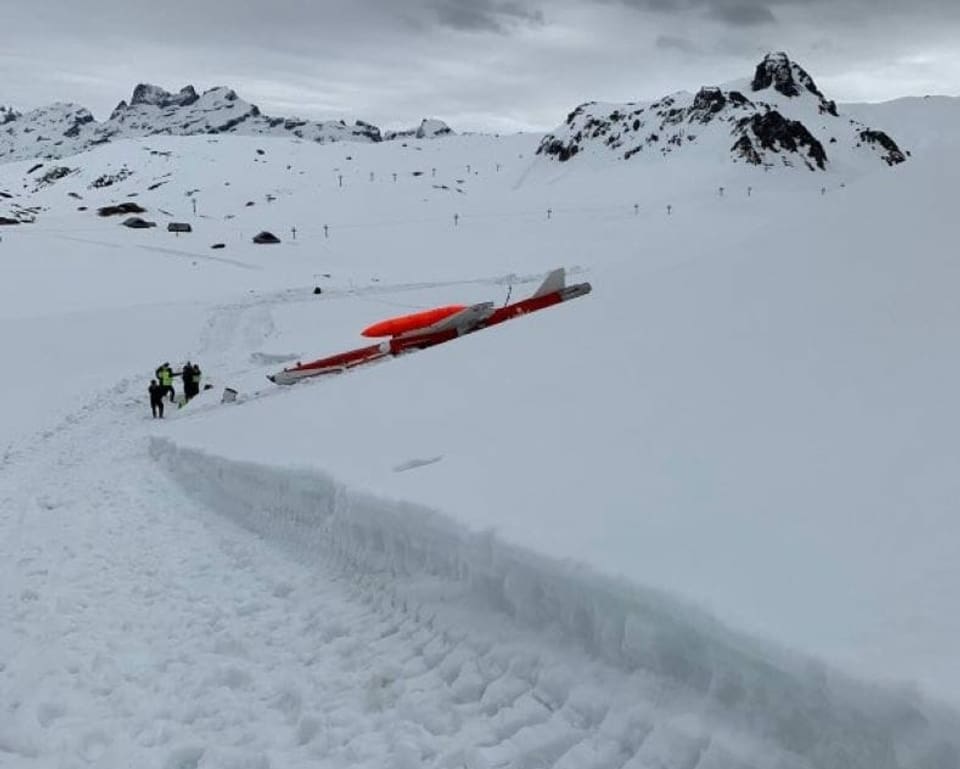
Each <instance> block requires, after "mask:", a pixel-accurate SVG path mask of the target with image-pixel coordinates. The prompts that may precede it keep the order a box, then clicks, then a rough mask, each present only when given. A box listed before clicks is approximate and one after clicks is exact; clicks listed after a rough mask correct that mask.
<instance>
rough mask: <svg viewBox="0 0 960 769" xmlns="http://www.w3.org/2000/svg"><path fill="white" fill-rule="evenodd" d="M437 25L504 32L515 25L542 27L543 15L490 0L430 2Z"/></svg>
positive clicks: (536, 10)
mask: <svg viewBox="0 0 960 769" xmlns="http://www.w3.org/2000/svg"><path fill="white" fill-rule="evenodd" d="M434 9H435V11H436V15H437V20H438V21H439V22H440V24H441V25H443V26H446V27H450V28H452V29H457V30H462V31H467V32H495V33H499V34H503V33H505V32H507V25H509V24H511V23H516V22H528V23H536V24H542V23H543V22H544V18H543V12H542V11H540V10H538V9H528V8H526V7H525V6H523V5H521V4H520V3H517V2H503V3H496V2H493V0H439V1H435V2H434Z"/></svg>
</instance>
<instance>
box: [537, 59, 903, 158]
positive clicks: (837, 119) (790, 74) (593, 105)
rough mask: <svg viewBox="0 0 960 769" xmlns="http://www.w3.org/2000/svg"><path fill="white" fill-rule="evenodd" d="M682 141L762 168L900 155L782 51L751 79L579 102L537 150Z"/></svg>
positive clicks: (667, 147)
mask: <svg viewBox="0 0 960 769" xmlns="http://www.w3.org/2000/svg"><path fill="white" fill-rule="evenodd" d="M689 145H695V146H699V147H701V148H704V150H705V151H707V152H709V153H711V154H713V155H714V156H717V157H722V156H723V154H724V153H726V154H727V155H728V156H729V157H730V158H731V160H733V161H734V162H740V161H745V162H747V163H750V164H753V165H757V166H764V167H770V166H773V165H783V166H788V167H801V168H809V169H811V170H824V169H826V168H827V166H828V164H829V163H830V162H831V161H832V160H833V159H835V158H836V157H841V158H842V159H843V160H844V162H865V161H863V160H862V158H869V159H876V158H879V159H880V160H882V161H884V162H885V163H886V164H887V165H891V166H892V165H896V164H898V163H902V162H903V161H904V160H905V159H906V155H905V153H904V152H903V151H902V150H901V149H900V147H899V146H898V145H897V143H896V142H895V141H894V140H893V139H892V138H891V137H890V136H888V135H887V134H886V133H884V132H883V131H879V130H876V129H873V128H870V127H869V126H867V125H865V124H863V123H861V122H860V121H858V120H855V119H852V118H849V117H846V116H844V115H841V114H840V113H839V112H838V110H837V105H836V103H835V102H834V101H831V100H829V99H827V98H826V97H825V96H824V95H823V93H822V92H821V91H820V89H819V88H818V87H817V85H816V83H815V82H814V80H813V78H812V77H810V75H809V74H808V73H807V72H806V71H805V70H804V69H803V68H802V67H801V66H800V65H798V64H797V63H796V62H793V61H791V60H790V59H789V57H788V56H787V54H785V53H772V54H768V55H767V56H766V57H765V58H764V59H763V61H761V62H760V63H759V64H758V65H757V68H756V72H755V73H754V76H753V78H752V80H741V81H735V82H732V83H728V84H726V85H723V86H719V87H718V86H714V87H703V88H701V89H700V90H699V91H698V92H697V93H696V94H690V93H687V92H680V93H676V94H672V95H670V96H666V97H664V98H662V99H660V100H658V101H655V102H652V103H628V104H600V103H597V102H588V103H586V104H582V105H580V106H579V107H577V108H576V109H575V110H574V111H573V112H571V113H570V114H569V115H568V116H567V119H566V121H565V123H564V124H563V125H562V126H560V127H559V128H558V129H557V130H555V131H554V132H553V133H551V134H548V135H547V136H546V137H545V138H544V140H543V142H542V143H541V145H540V147H539V149H538V150H537V152H538V154H539V155H541V156H543V157H546V158H550V159H556V160H558V161H560V162H565V161H568V160H570V159H571V158H573V157H575V156H577V155H579V154H581V153H584V152H585V151H586V154H594V155H600V156H604V155H609V154H610V153H614V154H615V155H617V156H620V157H622V158H623V159H624V160H629V159H630V158H633V157H634V156H636V155H638V154H640V153H644V151H646V154H650V153H656V154H659V155H669V154H671V153H674V152H677V151H681V150H683V149H684V148H686V147H688V146H689ZM827 147H830V149H829V151H828V149H827ZM866 162H872V161H866Z"/></svg>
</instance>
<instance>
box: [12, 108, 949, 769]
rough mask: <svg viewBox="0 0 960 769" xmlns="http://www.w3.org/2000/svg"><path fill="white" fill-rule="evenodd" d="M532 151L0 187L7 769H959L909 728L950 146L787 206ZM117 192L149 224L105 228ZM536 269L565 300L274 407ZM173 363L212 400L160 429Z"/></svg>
mask: <svg viewBox="0 0 960 769" xmlns="http://www.w3.org/2000/svg"><path fill="white" fill-rule="evenodd" d="M911 108H912V107H911ZM901 122H902V123H903V124H905V125H911V124H912V123H911V121H910V120H907V119H905V118H904V119H902V120H901ZM871 123H876V124H878V125H881V126H882V125H884V121H883V120H882V119H881V117H877V116H871ZM921 133H922V132H920V131H919V129H918V137H920V134H921ZM921 138H922V137H921ZM535 142H536V140H535V139H531V137H506V138H504V139H500V140H497V139H494V138H491V137H456V138H455V139H441V140H438V141H436V142H424V143H419V142H411V143H410V146H408V147H406V148H404V147H402V145H400V144H395V145H393V146H388V147H385V146H375V147H374V146H362V147H361V146H352V147H349V148H348V147H346V146H345V145H337V146H326V147H315V146H312V145H309V144H302V145H301V144H298V143H294V142H289V141H285V140H284V141H280V140H266V139H259V138H258V139H245V138H243V137H231V138H230V139H229V140H227V139H223V140H221V141H211V140H209V139H208V138H207V137H195V138H191V139H175V138H169V137H154V138H151V139H149V140H144V141H142V142H123V143H117V144H116V145H110V146H105V147H101V148H98V149H96V150H93V151H92V152H90V153H86V154H84V155H83V156H80V157H78V158H75V159H74V158H71V159H67V160H65V161H63V162H64V163H65V164H67V165H71V166H74V165H75V166H76V167H78V168H80V170H79V171H78V172H77V173H76V174H74V175H70V176H67V177H65V178H64V179H62V180H60V181H59V182H57V183H56V184H55V185H52V186H51V187H49V188H47V189H44V190H41V191H40V192H37V193H36V194H33V193H29V192H22V190H23V189H24V188H23V187H22V184H23V183H25V182H24V181H23V179H24V174H25V173H26V170H27V168H26V166H25V165H23V164H11V165H7V166H4V167H3V168H2V169H0V189H9V190H14V191H16V192H17V194H18V195H21V194H22V195H23V196H25V198H26V199H27V202H37V203H39V204H41V205H42V206H44V207H45V208H46V210H45V211H42V212H41V214H40V218H39V221H38V222H37V224H36V225H31V226H20V227H18V228H12V229H11V228H8V229H5V230H4V231H3V233H2V235H3V241H2V243H0V259H2V261H0V270H2V273H0V274H2V279H0V341H2V346H3V350H4V354H5V357H7V358H8V359H11V360H16V361H17V364H18V373H17V374H15V375H14V376H10V377H6V378H4V379H3V380H2V382H0V394H2V395H3V397H4V399H5V402H6V403H7V404H12V405H10V406H9V407H8V409H7V411H6V416H5V417H4V431H3V436H2V440H3V444H2V445H0V450H2V451H3V454H0V602H2V603H0V616H2V617H4V618H5V619H7V618H9V621H5V622H3V623H0V766H3V767H4V769H6V767H7V766H11V767H16V768H17V769H21V768H24V769H25V768H26V767H30V768H31V769H33V768H34V767H58V769H59V768H60V767H68V768H70V769H72V768H73V767H78V768H79V767H88V766H96V767H107V768H109V767H118V768H120V767H128V766H131V765H133V766H144V767H157V768H158V769H181V768H184V767H189V768H190V769H192V768H193V767H201V768H202V767H223V768H224V769H240V767H281V766H282V767H297V766H311V767H314V766H330V767H340V766H345V765H348V766H359V767H364V766H369V767H382V766H394V767H413V766H434V767H451V768H453V767H463V766H467V767H506V766H512V767H513V766H515V767H544V766H559V767H598V768H599V767H611V769H612V768H614V767H618V768H619V767H654V766H684V767H691V768H693V767H699V769H705V768H706V769H718V768H722V767H739V768H740V769H747V768H749V767H756V768H757V769H760V767H771V766H772V767H783V768H784V769H786V768H787V767H790V768H791V769H793V768H797V769H799V767H805V766H811V767H814V766H815V767H837V769H839V768H840V767H844V769H846V768H847V767H857V766H863V767H901V766H902V767H914V766H915V767H935V768H936V769H950V768H953V767H956V766H957V765H958V760H957V756H958V755H960V753H958V747H957V745H956V736H955V735H956V734H957V733H960V729H957V728H956V727H957V724H956V715H955V713H954V712H952V711H950V710H949V709H947V708H941V707H940V706H938V705H936V704H935V703H932V702H931V701H930V700H929V699H928V695H927V693H931V692H932V693H934V694H936V695H940V696H942V697H944V698H945V699H947V700H951V701H954V702H955V701H956V692H957V691H958V683H957V681H958V679H957V678H956V673H955V657H956V654H955V649H956V639H957V637H958V636H960V628H958V626H957V625H956V622H955V621H954V619H953V617H954V615H955V612H953V610H952V606H953V593H954V592H955V591H954V590H953V586H954V585H955V584H956V579H957V574H956V566H955V564H954V561H955V558H953V554H952V550H951V549H950V543H951V542H952V541H953V536H952V533H953V532H954V531H955V526H954V525H953V522H952V518H953V516H952V514H951V511H952V507H953V500H954V499H955V497H956V491H957V487H956V481H955V478H954V476H955V473H954V471H953V470H954V467H955V465H956V459H957V458H958V454H957V444H956V440H955V436H956V434H957V427H958V424H957V410H956V408H955V407H954V405H953V404H954V401H955V399H954V398H953V393H955V392H956V391H957V387H958V385H960V381H958V370H957V366H956V364H955V362H954V361H953V357H952V355H951V354H950V350H952V336H951V334H952V330H953V329H954V328H956V325H957V321H958V320H960V318H958V317H957V310H956V302H955V295H956V286H957V282H958V278H960V276H958V273H957V268H956V265H955V264H954V260H953V258H952V251H951V250H950V248H949V244H950V242H951V234H950V233H951V230H950V227H951V221H952V209H951V208H950V205H951V200H952V197H951V195H950V190H952V189H953V188H954V187H955V184H956V181H957V180H958V165H957V162H956V158H957V155H956V154H955V153H954V154H949V153H947V154H942V155H941V154H925V155H924V156H923V157H915V158H913V159H912V160H911V161H910V162H909V163H907V164H905V165H904V166H903V167H902V168H898V169H896V170H895V171H893V172H892V173H890V174H886V173H884V174H880V175H874V176H869V177H859V178H858V177H856V176H855V175H848V174H847V173H846V172H836V173H830V174H825V175H814V174H810V175H800V176H777V175H771V174H766V173H763V172H758V173H750V172H749V171H748V170H747V169H742V168H739V169H734V170H731V169H729V168H722V167H720V166H712V165H711V166H709V167H707V168H703V167H702V166H701V165H700V164H701V161H702V160H703V159H702V158H699V159H698V158H697V157H693V156H691V157H690V158H689V159H688V160H686V161H685V160H682V159H681V160H680V162H679V163H676V164H669V163H665V162H664V163H660V162H651V163H650V164H648V165H644V166H631V167H627V166H621V167H609V166H607V165H596V166H594V167H579V168H573V167H564V168H557V167H556V166H551V167H547V166H544V165H542V164H539V165H534V166H530V165H529V160H530V156H529V154H528V153H529V152H530V150H531V148H532V147H533V146H535ZM923 146H925V147H927V148H928V149H929V147H931V146H933V145H931V144H930V143H929V142H927V143H926V144H924V145H923ZM936 146H937V148H938V150H937V151H938V152H939V151H940V150H941V149H942V148H943V146H945V145H941V144H937V145H936ZM418 148H419V149H418ZM257 149H263V150H264V151H265V152H264V154H263V155H260V154H258V153H257V152H256V150H257ZM154 150H156V151H158V152H160V153H164V152H168V151H169V152H170V153H171V154H170V155H169V156H167V155H164V154H151V151H154ZM931 152H932V151H931ZM347 155H350V160H348V159H347V157H346V156H347ZM520 155H525V157H524V158H520V157H519V156H520ZM124 163H126V164H127V165H128V166H130V167H131V168H132V170H134V172H135V174H134V175H133V176H131V177H129V178H128V179H125V180H123V181H122V182H119V183H118V184H117V185H115V186H113V187H109V188H105V189H97V190H92V189H90V188H89V185H90V183H91V182H92V181H93V180H94V179H96V178H97V177H99V176H100V175H101V174H103V173H105V172H108V171H110V172H115V171H116V170H117V169H118V168H119V167H121V165H123V164H124ZM468 164H469V165H470V166H471V172H470V173H468V172H467V170H466V166H467V165H468ZM497 164H500V167H501V170H500V171H497V170H496V165H497ZM21 166H22V167H21ZM287 166H290V168H287ZM433 167H436V168H437V169H438V170H437V177H436V181H437V182H442V183H444V184H447V185H448V187H450V186H451V183H452V188H451V189H447V190H443V189H435V188H434V187H433V186H432V185H433V179H434V177H432V176H431V175H430V174H431V171H430V169H431V168H433ZM338 169H340V170H338ZM344 169H345V170H344ZM461 169H463V170H462V171H461ZM341 171H343V175H344V187H342V188H341V187H339V185H338V181H337V176H338V175H339V174H340V173H341ZM371 171H372V172H373V173H374V177H375V178H374V181H372V182H371V181H370V179H369V174H370V172H371ZM414 171H421V172H423V173H422V174H421V175H420V176H414V175H413V172H414ZM394 172H397V173H398V180H397V181H396V182H394V181H393V180H392V174H393V173H394ZM165 174H170V176H169V177H167V178H162V177H164V175H165ZM470 174H472V175H470ZM458 179H465V180H466V181H464V182H458V181H457V180H458ZM159 181H163V182H164V183H163V184H162V185H161V186H159V187H157V188H156V189H154V190H149V189H147V186H148V185H149V184H155V183H157V182H159ZM226 182H229V185H228V184H226ZM458 184H459V185H460V188H461V189H463V190H464V191H463V192H457V191H456V185H458ZM841 184H843V185H844V186H843V187H841ZM721 185H722V186H724V187H725V190H726V193H725V195H724V196H723V197H720V196H719V194H718V187H719V186H721ZM28 186H29V185H28ZM748 186H750V187H751V188H752V195H751V196H749V197H748V196H747V195H746V189H747V187H748ZM821 186H824V187H826V188H827V191H826V194H821V192H820V188H821ZM196 189H199V190H200V191H199V192H193V193H191V194H190V195H188V194H187V193H188V192H190V191H191V190H196ZM68 192H74V193H75V194H77V195H81V196H82V197H83V200H82V201H81V200H77V199H76V198H73V197H71V196H69V195H68V194H67V193H68ZM133 194H136V197H134V198H130V197H129V196H131V195H133ZM267 195H270V196H273V197H274V198H275V199H274V200H273V201H268V200H267V197H266V196H267ZM127 199H133V200H139V201H141V202H142V203H143V204H144V205H145V207H147V208H148V209H149V213H148V214H147V216H150V217H156V218H157V220H158V224H159V226H158V227H157V228H156V229H154V230H146V231H129V230H126V229H125V228H122V227H120V226H119V225H118V223H117V221H116V220H114V219H106V220H101V219H99V218H98V217H96V215H95V214H94V213H93V209H94V208H95V207H96V206H98V205H103V204H107V203H116V202H120V201H123V200H127ZM193 199H196V200H197V201H198V215H197V217H196V218H194V217H193V213H192V200H193ZM248 201H254V202H255V205H254V206H247V205H246V202H248ZM2 202H3V201H0V203H2ZM21 202H24V201H23V200H21ZM670 202H672V204H673V206H674V207H673V210H672V213H671V214H669V215H667V214H666V211H665V206H666V204H667V203H670ZM634 203H637V210H636V212H635V211H634V209H633V204H634ZM78 205H86V206H87V207H88V209H89V210H88V211H85V212H81V211H77V210H76V207H77V206H78ZM548 210H549V211H550V212H551V213H550V218H549V219H548V218H547V211H548ZM162 211H167V212H168V214H163V213H162ZM454 214H459V216H460V218H459V222H458V224H457V225H456V226H455V225H454V224H453V222H452V218H453V215H454ZM228 217H230V218H228ZM168 218H169V219H173V220H181V219H182V220H189V221H191V222H193V223H194V225H195V229H196V232H195V233H193V235H191V236H189V237H188V236H183V237H180V238H174V237H173V236H172V235H169V234H168V233H166V232H164V231H163V228H164V225H165V222H166V221H167V220H168ZM325 223H326V224H328V226H329V227H330V233H329V237H324V234H323V224H325ZM293 226H296V227H297V228H298V239H297V241H296V242H293V241H292V240H290V239H289V238H288V233H289V231H290V228H291V227H293ZM265 228H266V229H271V228H272V229H274V230H275V231H276V232H277V234H279V235H281V237H283V238H284V243H283V244H282V245H280V246H277V247H259V246H254V245H252V244H250V243H249V238H250V236H251V235H252V234H254V233H255V232H256V231H259V230H260V229H265ZM217 241H221V242H225V243H226V244H227V247H226V248H224V249H222V250H216V251H214V250H211V249H209V245H210V244H211V243H213V242H217ZM557 265H565V266H567V267H568V268H575V269H574V270H572V271H571V272H572V274H571V275H570V280H571V281H579V280H590V281H591V282H592V283H593V285H594V293H593V294H591V295H590V296H588V297H586V298H583V299H578V300H576V301H574V302H571V303H569V304H567V305H561V306H560V307H557V308H552V309H550V310H547V311H545V312H543V313H539V314H537V315H533V316H530V317H527V318H521V319H519V320H517V321H515V322H511V323H510V324H505V325H504V326H502V327H499V328H496V329H491V330H489V331H487V332H483V333H482V334H478V335H474V336H470V337H466V338H464V339H461V340H458V341H457V342H455V343H453V344H450V345H447V346H444V347H442V348H437V349H435V350H431V351H426V352H424V353H420V354H416V355H412V356H409V357H406V358H404V359H400V360H396V361H390V362H387V363H384V364H381V365H378V366H376V367H373V368H371V369H367V370H365V371H357V372H354V373H353V374H351V375H350V376H348V377H341V378H336V379H332V380H328V381H323V382H318V383H309V384H304V385H302V386H298V387H297V388H294V389H293V390H284V389H281V388H276V387H273V386H272V385H270V384H269V383H267V382H266V380H265V379H264V378H263V377H264V375H265V374H266V373H269V372H270V371H272V370H274V369H275V368H277V367H279V366H282V365H284V363H283V362H282V361H281V360H280V359H286V358H288V357H290V356H295V357H301V358H302V359H304V360H308V359H310V358H312V357H318V356H321V355H324V354H329V353H332V352H336V351H338V350H342V349H347V348H349V347H352V346H355V345H358V344H362V343H363V340H362V339H360V338H359V337H358V335H357V334H358V332H359V329H360V328H362V327H363V326H364V325H367V323H369V322H372V321H374V320H377V319H379V318H382V317H384V316H386V315H392V314H396V313H397V312H403V311H406V309H407V308H410V309H415V308H420V307H425V306H431V305H436V304H443V303H446V302H450V301H480V300H485V299H490V300H494V301H502V300H503V299H504V298H505V295H506V293H507V291H508V290H512V296H513V297H515V298H516V297H519V296H521V295H523V294H525V293H528V292H529V291H530V290H532V288H533V287H534V286H535V285H536V283H537V280H538V278H539V277H540V275H542V273H543V272H545V271H546V270H547V269H550V268H551V267H554V266H557ZM317 285H320V286H321V287H322V288H323V293H322V294H320V295H314V294H313V287H314V286H317ZM511 286H512V289H511V288H510V287H511ZM187 357H190V358H192V359H194V360H198V361H199V362H200V363H201V365H202V366H203V368H204V371H205V372H206V375H207V377H208V381H210V382H212V383H214V384H215V385H216V388H215V389H214V390H211V391H209V392H205V393H204V394H203V395H202V396H201V397H200V398H199V399H198V400H197V401H196V402H194V403H191V404H190V406H189V407H188V408H186V409H183V410H181V411H178V410H172V411H170V412H168V416H169V419H168V420H167V421H166V423H165V424H164V425H162V426H161V425H159V424H154V423H153V422H152V421H151V420H150V419H149V412H148V408H147V404H146V400H145V387H146V383H147V381H148V379H149V377H150V376H151V372H152V370H153V368H154V367H155V366H156V365H157V363H159V362H160V361H161V360H164V359H169V360H171V362H172V363H174V365H179V363H181V362H182V360H184V359H186V358H187ZM19 372H29V376H22V375H19ZM226 385H230V386H235V387H237V388H238V389H239V390H240V392H241V395H240V399H239V401H240V402H239V403H237V404H234V405H231V406H229V407H221V406H220V405H219V404H218V400H219V394H220V392H221V389H222V387H223V386H226ZM9 425H12V427H13V429H10V430H8V429H7V428H8V426H9ZM162 471H165V472H162ZM641 586H646V587H641ZM677 595H679V596H680V598H678V597H676V596H677ZM699 607H706V611H705V610H703V609H701V608H699ZM712 616H716V617H719V620H716V619H712V618H711V617H712ZM731 627H736V628H740V629H742V630H743V633H741V632H739V631H733V630H731V629H729V628H731ZM748 633H759V634H760V636H762V637H766V638H771V639H776V642H777V643H778V644H783V648H781V647H780V646H778V645H776V644H773V643H769V642H765V641H759V640H756V639H755V638H753V637H751V636H750V635H747V634H748ZM790 648H797V649H799V650H800V651H799V652H794V651H790V650H789V649H790ZM808 655H814V656H813V657H811V656H808ZM817 658H821V659H825V660H827V663H826V664H825V663H824V662H821V661H816V659H817ZM840 671H848V672H851V673H854V674H856V675H860V676H867V677H869V678H872V679H883V680H890V679H893V680H896V681H907V682H911V681H916V682H919V684H918V685H913V684H910V683H906V684H903V685H898V686H890V685H885V684H881V685H874V684H865V683H858V682H857V681H856V680H854V679H852V678H850V677H848V675H847V673H846V672H840Z"/></svg>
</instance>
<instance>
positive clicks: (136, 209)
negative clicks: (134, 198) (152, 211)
mask: <svg viewBox="0 0 960 769" xmlns="http://www.w3.org/2000/svg"><path fill="white" fill-rule="evenodd" d="M146 210H147V209H145V208H144V207H143V206H141V205H140V204H139V203H120V204H118V205H115V206H102V207H101V208H98V209H97V215H98V216H118V215H120V214H142V213H146Z"/></svg>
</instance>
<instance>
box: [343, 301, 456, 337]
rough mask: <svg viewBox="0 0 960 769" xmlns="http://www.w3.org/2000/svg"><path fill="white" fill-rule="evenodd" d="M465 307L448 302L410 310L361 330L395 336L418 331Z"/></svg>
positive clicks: (377, 334)
mask: <svg viewBox="0 0 960 769" xmlns="http://www.w3.org/2000/svg"><path fill="white" fill-rule="evenodd" d="M464 309H466V306H465V305H462V304H450V305H447V306H446V307H434V308H433V309H431V310H423V311H421V312H412V313H410V314H409V315H398V316H397V317H395V318H388V319H387V320H382V321H380V322H379V323H374V324H373V325H372V326H368V327H367V328H365V329H364V330H363V332H362V333H363V335H364V336H372V337H380V336H397V335H398V334H405V333H407V332H408V331H418V330H419V329H422V328H428V327H429V326H432V325H433V324H434V323H439V322H440V321H441V320H443V319H444V318H449V317H450V316H451V315H456V314H457V313H458V312H460V311H461V310H464Z"/></svg>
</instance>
